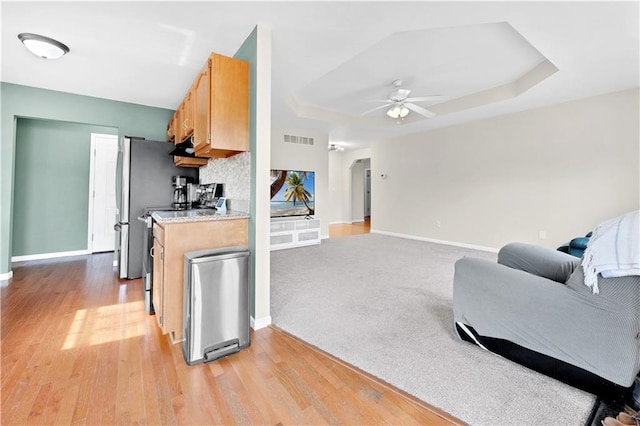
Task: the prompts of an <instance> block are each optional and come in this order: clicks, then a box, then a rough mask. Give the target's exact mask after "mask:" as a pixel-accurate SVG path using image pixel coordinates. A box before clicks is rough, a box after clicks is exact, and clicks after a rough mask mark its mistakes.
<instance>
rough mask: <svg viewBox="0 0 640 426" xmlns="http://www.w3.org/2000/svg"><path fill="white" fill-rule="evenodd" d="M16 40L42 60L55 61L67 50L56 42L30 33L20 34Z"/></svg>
mask: <svg viewBox="0 0 640 426" xmlns="http://www.w3.org/2000/svg"><path fill="white" fill-rule="evenodd" d="M18 38H19V39H20V41H21V42H22V44H24V45H25V46H26V48H27V49H29V51H30V52H31V53H33V54H34V55H36V56H39V57H41V58H44V59H57V58H59V57H61V56H63V55H65V54H66V53H69V48H68V47H67V46H65V45H64V44H62V43H60V42H59V41H57V40H54V39H52V38H49V37H45V36H41V35H38V34H31V33H20V34H18Z"/></svg>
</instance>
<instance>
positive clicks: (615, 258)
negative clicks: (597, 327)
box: [582, 210, 640, 294]
mask: <svg viewBox="0 0 640 426" xmlns="http://www.w3.org/2000/svg"><path fill="white" fill-rule="evenodd" d="M582 269H583V270H584V283H585V285H587V286H589V287H591V289H592V291H593V293H594V294H595V293H598V274H601V275H602V276H603V277H604V278H610V277H622V276H628V275H640V210H636V211H633V212H629V213H627V214H624V215H622V216H618V217H616V218H614V219H609V220H607V221H605V222H602V223H601V224H600V225H598V227H597V228H596V230H595V231H594V232H593V236H592V237H591V239H590V240H589V244H588V245H587V249H586V250H585V252H584V257H583V258H582Z"/></svg>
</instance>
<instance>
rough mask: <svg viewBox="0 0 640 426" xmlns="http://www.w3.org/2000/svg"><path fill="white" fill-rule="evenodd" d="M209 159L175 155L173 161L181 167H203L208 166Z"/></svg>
mask: <svg viewBox="0 0 640 426" xmlns="http://www.w3.org/2000/svg"><path fill="white" fill-rule="evenodd" d="M208 162H209V160H207V159H206V158H196V157H178V156H174V157H173V163H174V164H175V165H176V166H179V167H201V166H206V165H207V163H208Z"/></svg>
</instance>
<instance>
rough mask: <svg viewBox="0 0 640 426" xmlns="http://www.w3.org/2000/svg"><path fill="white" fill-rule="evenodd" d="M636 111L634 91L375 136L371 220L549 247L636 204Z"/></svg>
mask: <svg viewBox="0 0 640 426" xmlns="http://www.w3.org/2000/svg"><path fill="white" fill-rule="evenodd" d="M639 113H640V112H639V108H638V90H637V89H633V90H628V91H623V92H616V93H612V94H606V95H602V96H597V97H593V98H588V99H583V100H578V101H572V102H567V103H564V104H560V105H554V106H550V107H544V108H540V109H536V110H530V111H525V112H521V113H516V114H511V115H507V116H501V117H496V118H491V119H485V120H481V121H476V122H473V123H468V124H464V125H458V126H452V127H448V128H443V129H438V130H434V131H431V132H427V133H423V134H418V135H412V136H408V137H403V138H399V139H396V140H393V141H387V142H379V143H376V144H374V145H373V147H372V155H371V157H372V170H375V173H372V188H373V189H372V209H373V211H374V213H373V214H372V227H373V229H374V230H379V231H385V232H391V233H398V234H405V235H409V236H414V237H419V238H431V239H438V240H445V241H451V242H457V243H463V244H471V245H477V246H484V247H492V248H499V247H501V246H502V245H504V244H505V243H508V242H511V241H522V242H529V243H534V244H540V245H545V246H548V247H553V248H555V247H557V246H558V245H560V244H562V243H564V242H566V241H568V240H570V239H571V238H573V237H575V236H578V235H583V234H585V233H586V232H588V231H590V230H592V229H593V228H594V227H595V226H596V225H597V224H598V223H599V222H600V221H602V220H605V219H607V218H610V217H613V216H616V215H619V214H622V213H625V212H627V211H631V210H634V209H638V208H639V206H640V195H639V192H640V188H639V186H640V184H639V165H638V164H639V158H638V157H639V148H638V146H639V140H640V137H639ZM382 173H385V174H387V178H386V179H382V178H381V177H380V174H382ZM374 219H375V220H374ZM438 223H439V224H440V226H438ZM540 231H545V232H546V237H547V238H546V239H539V232H540Z"/></svg>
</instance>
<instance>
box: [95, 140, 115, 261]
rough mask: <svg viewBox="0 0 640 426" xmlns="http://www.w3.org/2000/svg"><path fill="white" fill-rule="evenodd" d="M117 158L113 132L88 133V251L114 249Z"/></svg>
mask: <svg viewBox="0 0 640 426" xmlns="http://www.w3.org/2000/svg"><path fill="white" fill-rule="evenodd" d="M117 158H118V136H117V135H101V134H97V133H92V134H91V166H90V176H91V178H90V185H89V238H88V249H89V251H90V252H91V253H96V252H104V251H113V250H114V249H115V241H116V234H115V230H114V229H113V226H114V225H115V223H116V161H117Z"/></svg>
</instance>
